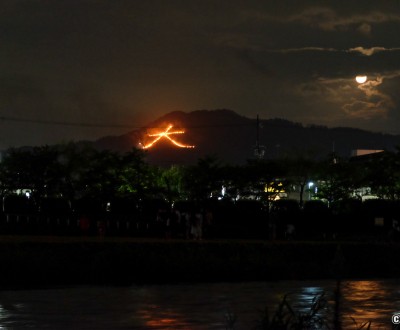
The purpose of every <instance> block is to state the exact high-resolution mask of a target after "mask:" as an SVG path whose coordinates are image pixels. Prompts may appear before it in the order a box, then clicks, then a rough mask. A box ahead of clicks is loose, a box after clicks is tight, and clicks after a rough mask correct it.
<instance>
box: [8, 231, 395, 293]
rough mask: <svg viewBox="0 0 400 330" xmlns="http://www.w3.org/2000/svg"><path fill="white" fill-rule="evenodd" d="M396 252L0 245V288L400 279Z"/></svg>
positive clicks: (267, 245)
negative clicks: (331, 279)
mask: <svg viewBox="0 0 400 330" xmlns="http://www.w3.org/2000/svg"><path fill="white" fill-rule="evenodd" d="M398 255H400V244H393V243H383V242H296V241H289V242H287V241H284V242H278V241H275V242H270V241H243V240H229V241H228V240H227V241H185V240H157V239H131V238H95V237H88V238H84V237H71V238H68V237H13V236H8V237H0V263H1V265H2V267H1V271H0V283H1V284H0V285H1V287H3V288H7V287H37V286H48V285H50V286H54V285H87V284H89V285H91V284H94V285H129V284H133V283H177V282H220V281H223V282H226V281H274V280H294V279H295V280H300V279H328V278H336V277H337V276H340V277H341V278H347V279H355V278H363V279H366V278H399V277H400V264H399V263H398V262H397V261H396V260H397V258H398Z"/></svg>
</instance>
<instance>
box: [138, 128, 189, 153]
mask: <svg viewBox="0 0 400 330" xmlns="http://www.w3.org/2000/svg"><path fill="white" fill-rule="evenodd" d="M172 127H173V126H172V125H169V126H168V127H167V129H166V130H165V131H164V132H161V133H157V134H148V136H156V138H155V139H154V140H153V141H152V142H150V143H149V144H146V145H144V146H143V149H149V148H151V147H152V146H153V145H154V144H155V143H157V142H158V140H160V139H161V138H163V137H165V138H166V139H168V140H170V141H171V142H172V143H173V144H175V145H176V146H177V147H179V148H194V146H189V145H185V144H182V143H179V142H178V141H175V140H174V139H173V138H171V137H170V135H174V134H184V133H185V131H172V132H170V130H171V128H172Z"/></svg>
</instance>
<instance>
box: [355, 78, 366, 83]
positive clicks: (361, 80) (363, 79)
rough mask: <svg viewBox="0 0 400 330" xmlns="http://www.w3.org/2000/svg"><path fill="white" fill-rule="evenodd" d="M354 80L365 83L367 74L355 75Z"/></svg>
mask: <svg viewBox="0 0 400 330" xmlns="http://www.w3.org/2000/svg"><path fill="white" fill-rule="evenodd" d="M356 81H357V82H358V83H359V84H363V83H365V82H366V81H367V76H357V77H356Z"/></svg>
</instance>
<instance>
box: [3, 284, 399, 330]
mask: <svg viewBox="0 0 400 330" xmlns="http://www.w3.org/2000/svg"><path fill="white" fill-rule="evenodd" d="M335 284H336V283H335V282H334V281H279V282H265V283H262V282H251V283H212V284H180V285H147V286H131V287H72V288H59V289H48V290H19V291H0V329H26V328H32V329H94V328H95V329H211V330H213V329H226V324H227V323H226V319H227V318H236V322H235V327H234V329H236V330H237V329H239V330H240V329H252V328H254V327H255V326H256V325H257V320H260V319H261V317H262V311H263V310H265V308H267V309H268V311H269V312H270V314H271V313H273V311H275V310H276V308H277V306H278V304H279V303H280V302H281V301H282V299H283V297H284V296H285V295H286V294H287V297H288V301H289V302H290V305H291V306H292V307H293V308H294V309H295V310H296V311H298V312H301V313H305V312H307V311H308V310H309V308H310V306H311V304H312V301H313V298H314V297H315V296H316V295H319V294H322V293H324V292H325V294H326V296H327V299H328V301H329V309H327V310H322V311H321V313H322V314H324V313H325V315H322V316H325V317H327V318H329V319H330V320H331V319H332V310H333V292H334V290H335ZM399 284H400V281H396V280H374V281H343V282H342V285H341V313H342V324H343V329H355V328H356V327H355V324H354V323H353V320H352V319H351V317H352V318H353V319H354V321H355V322H356V323H357V324H358V325H361V324H362V323H364V322H366V321H372V327H371V329H378V328H379V329H391V315H392V313H393V312H395V311H398V310H400V291H399Z"/></svg>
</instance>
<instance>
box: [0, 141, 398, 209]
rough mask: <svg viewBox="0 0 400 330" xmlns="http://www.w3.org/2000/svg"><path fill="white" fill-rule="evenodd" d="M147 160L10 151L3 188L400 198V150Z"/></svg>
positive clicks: (91, 152)
mask: <svg viewBox="0 0 400 330" xmlns="http://www.w3.org/2000/svg"><path fill="white" fill-rule="evenodd" d="M145 159H146V158H145V152H144V151H142V150H139V149H132V150H131V151H130V152H128V153H125V154H119V153H116V152H112V151H107V150H96V149H94V148H93V147H92V146H91V145H90V144H82V143H80V144H75V143H68V144H62V145H55V146H42V147H34V148H29V149H21V148H20V149H10V150H8V151H7V152H6V153H5V154H4V155H3V159H2V162H1V163H0V190H1V193H2V194H3V195H5V194H8V193H13V192H15V191H18V190H22V189H30V190H31V191H32V193H33V194H35V195H36V196H37V197H44V196H53V197H55V196H58V197H61V196H62V197H65V198H68V199H76V198H81V197H94V198H98V199H101V200H108V199H112V198H115V197H128V196H129V197H135V198H138V199H139V198H164V199H166V200H168V201H170V202H172V201H174V200H179V199H192V200H204V199H207V198H210V196H213V197H217V196H219V197H221V191H222V188H223V187H224V196H225V197H226V198H237V196H241V197H245V196H249V195H252V196H255V197H258V198H260V199H262V200H265V201H267V200H269V199H272V198H273V197H274V195H276V194H278V193H279V192H280V191H283V190H285V191H286V192H290V191H291V190H293V189H294V188H295V187H296V189H297V190H299V191H300V204H302V203H303V196H304V194H305V192H306V191H307V184H308V182H310V181H311V180H312V181H317V180H318V181H319V182H320V184H319V190H318V196H319V197H320V198H324V199H326V200H327V201H328V202H334V201H338V200H341V199H347V198H351V197H354V192H356V191H357V190H358V189H360V188H362V187H370V189H371V192H372V193H374V194H376V195H377V196H379V197H381V198H387V199H392V200H397V199H399V198H400V152H399V151H398V152H385V153H381V154H376V155H375V156H374V157H371V158H370V159H369V160H366V161H363V162H356V161H344V160H340V159H337V158H336V157H333V156H332V155H330V156H329V157H327V158H326V159H324V160H315V159H313V158H312V157H308V156H305V155H301V156H297V157H292V158H285V159H279V160H249V161H248V162H247V164H246V165H242V166H233V165H225V164H222V163H221V162H219V161H218V159H217V158H215V157H207V158H203V159H199V161H198V163H197V164H196V165H192V166H171V167H169V168H162V167H157V166H151V165H149V164H148V163H147V162H146V160H145Z"/></svg>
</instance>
